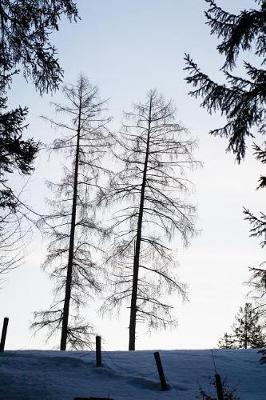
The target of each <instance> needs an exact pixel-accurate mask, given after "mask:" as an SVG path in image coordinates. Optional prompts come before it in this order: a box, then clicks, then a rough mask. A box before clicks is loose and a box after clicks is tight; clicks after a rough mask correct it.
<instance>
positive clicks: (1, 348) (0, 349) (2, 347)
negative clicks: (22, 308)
mask: <svg viewBox="0 0 266 400" xmlns="http://www.w3.org/2000/svg"><path fill="white" fill-rule="evenodd" d="M8 321H9V319H8V318H7V317H5V318H4V322H3V328H2V336H1V343H0V352H3V351H4V350H5V343H6V333H7V326H8Z"/></svg>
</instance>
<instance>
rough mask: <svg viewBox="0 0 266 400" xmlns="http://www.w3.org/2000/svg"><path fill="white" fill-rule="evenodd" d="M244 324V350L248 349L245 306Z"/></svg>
mask: <svg viewBox="0 0 266 400" xmlns="http://www.w3.org/2000/svg"><path fill="white" fill-rule="evenodd" d="M244 318H245V322H244V332H245V333H244V349H247V348H248V323H247V306H246V305H245V317H244Z"/></svg>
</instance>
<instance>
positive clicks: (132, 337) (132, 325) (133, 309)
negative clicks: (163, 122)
mask: <svg viewBox="0 0 266 400" xmlns="http://www.w3.org/2000/svg"><path fill="white" fill-rule="evenodd" d="M151 109H152V96H151V98H150V107H149V119H148V129H147V147H146V155H145V162H144V169H143V178H142V184H141V194H140V205H139V216H138V225H137V237H136V246H135V254H134V264H133V278H132V294H131V303H130V321H129V347H128V349H129V350H135V342H136V319H137V298H138V275H139V259H140V245H141V230H142V219H143V210H144V197H145V187H146V176H147V167H148V160H149V150H150V149H149V145H150V130H151Z"/></svg>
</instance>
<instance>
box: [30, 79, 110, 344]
mask: <svg viewBox="0 0 266 400" xmlns="http://www.w3.org/2000/svg"><path fill="white" fill-rule="evenodd" d="M63 93H64V95H65V97H66V99H67V101H68V104H67V105H58V104H55V110H56V111H57V112H60V113H63V114H64V120H63V121H64V122H56V121H54V120H51V119H48V120H49V121H50V122H51V123H52V125H54V126H56V127H58V128H60V129H62V130H64V131H65V132H66V133H65V135H64V136H63V137H62V138H60V139H56V140H55V141H54V142H53V146H52V148H53V149H54V150H56V151H64V152H65V154H66V155H67V157H70V160H71V165H68V166H65V168H64V175H63V178H62V180H61V182H60V183H58V184H54V183H49V186H50V188H51V189H52V190H53V191H54V192H55V199H54V200H52V201H50V205H51V207H52V212H51V213H50V215H48V216H47V217H45V218H44V219H42V221H41V223H42V225H43V227H44V230H45V232H46V233H47V234H48V235H49V237H50V239H51V240H50V244H49V246H48V255H47V258H46V261H45V264H44V266H45V268H48V269H49V271H50V276H51V278H52V279H55V281H56V292H57V294H60V295H61V293H62V292H63V293H64V296H63V299H62V298H60V299H58V298H56V300H55V301H54V303H53V304H52V306H51V308H50V310H48V311H44V312H37V313H35V322H34V323H33V327H37V328H42V327H48V328H50V333H52V334H53V333H54V332H56V331H58V330H59V329H61V342H60V349H61V350H66V346H67V343H69V344H70V345H71V346H72V347H74V348H80V347H84V346H86V345H88V344H89V341H90V340H89V337H90V333H91V330H92V327H91V325H89V324H87V323H85V322H84V321H83V319H82V318H80V315H79V309H80V306H81V305H82V304H83V303H84V302H85V300H86V299H87V298H88V297H90V296H91V295H92V293H93V292H95V291H96V292H97V291H100V289H101V285H100V282H99V279H98V277H97V276H98V274H99V267H98V265H97V253H98V252H99V251H100V248H99V246H98V240H97V238H99V236H103V235H105V230H104V229H103V228H102V227H101V226H100V225H99V224H98V222H97V220H96V216H95V210H94V196H95V195H96V193H97V191H98V190H99V189H100V186H99V176H100V173H101V172H107V170H105V169H104V168H103V167H102V165H101V161H102V158H103V156H104V154H105V152H106V151H107V150H108V147H109V145H110V137H109V131H108V129H107V123H108V122H109V118H107V117H104V115H103V114H104V113H103V111H104V104H105V102H104V101H101V100H100V99H99V96H98V89H97V87H95V86H92V85H91V84H90V83H89V81H88V80H87V79H86V78H85V77H84V76H81V77H80V78H79V80H78V81H77V83H76V85H71V86H66V87H65V88H64V90H63ZM67 119H70V121H69V122H67ZM73 308H74V309H75V311H74V312H73ZM71 310H72V313H70V311H71Z"/></svg>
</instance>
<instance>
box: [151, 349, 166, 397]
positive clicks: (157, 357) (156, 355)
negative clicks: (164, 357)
mask: <svg viewBox="0 0 266 400" xmlns="http://www.w3.org/2000/svg"><path fill="white" fill-rule="evenodd" d="M154 358H155V361H156V365H157V370H158V374H159V377H160V381H161V388H162V390H169V387H168V385H167V383H166V379H165V375H164V372H163V367H162V363H161V358H160V353H159V351H156V352H155V353H154Z"/></svg>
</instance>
